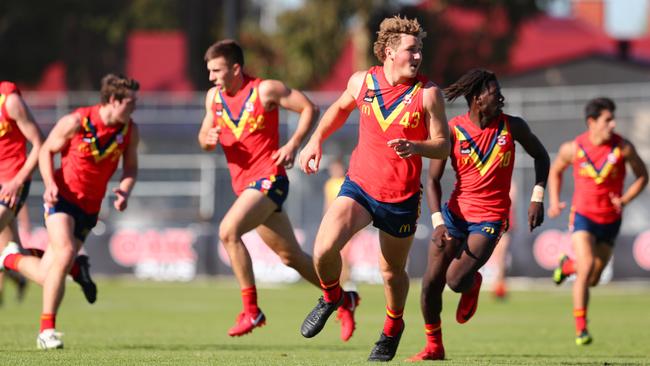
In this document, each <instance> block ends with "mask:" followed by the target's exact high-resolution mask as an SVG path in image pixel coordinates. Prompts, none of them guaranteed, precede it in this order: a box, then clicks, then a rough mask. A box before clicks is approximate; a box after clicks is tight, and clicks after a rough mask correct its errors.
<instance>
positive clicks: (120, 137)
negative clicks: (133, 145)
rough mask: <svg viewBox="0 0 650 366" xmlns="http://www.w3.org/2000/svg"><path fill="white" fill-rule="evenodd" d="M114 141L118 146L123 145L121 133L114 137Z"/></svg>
mask: <svg viewBox="0 0 650 366" xmlns="http://www.w3.org/2000/svg"><path fill="white" fill-rule="evenodd" d="M115 141H117V143H118V144H123V143H124V136H122V134H121V133H118V134H117V135H115Z"/></svg>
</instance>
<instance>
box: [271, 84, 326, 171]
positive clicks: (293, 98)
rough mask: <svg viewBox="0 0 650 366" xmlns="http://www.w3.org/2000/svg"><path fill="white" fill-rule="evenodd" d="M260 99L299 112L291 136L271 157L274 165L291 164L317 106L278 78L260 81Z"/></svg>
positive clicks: (312, 119) (313, 117)
mask: <svg viewBox="0 0 650 366" xmlns="http://www.w3.org/2000/svg"><path fill="white" fill-rule="evenodd" d="M259 90H260V100H261V101H262V103H263V104H264V105H265V106H266V105H267V104H276V105H279V106H280V107H282V108H284V109H287V110H289V111H292V112H296V113H298V114H300V117H298V127H297V128H296V131H295V132H294V133H293V136H291V138H290V139H289V141H287V143H286V144H285V145H284V146H282V147H281V148H280V149H278V151H276V152H275V153H274V154H273V156H272V158H273V159H274V160H275V164H276V165H281V164H282V165H285V166H286V167H288V168H290V167H292V166H293V161H294V158H295V152H296V150H297V149H298V147H300V145H301V144H302V142H303V140H304V139H305V137H306V136H307V133H309V130H311V128H312V125H313V124H314V121H315V118H316V115H317V114H318V108H316V106H315V105H314V104H313V103H312V102H311V101H310V100H309V98H307V96H306V95H305V94H303V93H302V92H301V91H299V90H295V89H291V88H289V87H287V86H286V85H285V84H284V83H282V82H281V81H278V80H264V81H263V82H261V83H260V86H259Z"/></svg>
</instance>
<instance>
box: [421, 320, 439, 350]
mask: <svg viewBox="0 0 650 366" xmlns="http://www.w3.org/2000/svg"><path fill="white" fill-rule="evenodd" d="M424 333H425V334H426V336H427V347H426V348H429V349H430V348H434V347H439V346H441V345H442V325H441V322H437V323H433V324H425V325H424Z"/></svg>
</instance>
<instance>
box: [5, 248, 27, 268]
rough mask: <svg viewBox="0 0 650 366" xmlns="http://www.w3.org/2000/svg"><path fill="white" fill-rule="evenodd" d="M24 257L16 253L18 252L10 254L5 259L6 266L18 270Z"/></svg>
mask: <svg viewBox="0 0 650 366" xmlns="http://www.w3.org/2000/svg"><path fill="white" fill-rule="evenodd" d="M21 259H23V255H22V254H19V253H16V254H9V255H8V256H6V257H5V261H4V266H5V268H7V269H11V270H14V271H16V272H18V262H20V260H21Z"/></svg>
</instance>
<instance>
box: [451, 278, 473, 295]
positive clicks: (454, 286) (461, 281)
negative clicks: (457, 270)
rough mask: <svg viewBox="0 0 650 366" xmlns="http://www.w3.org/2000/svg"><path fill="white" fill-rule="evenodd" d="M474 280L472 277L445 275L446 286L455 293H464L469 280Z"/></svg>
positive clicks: (469, 283)
mask: <svg viewBox="0 0 650 366" xmlns="http://www.w3.org/2000/svg"><path fill="white" fill-rule="evenodd" d="M473 278H474V275H473V274H472V276H458V275H453V274H452V275H447V286H449V288H450V289H451V290H452V291H453V292H456V293H461V292H464V291H466V290H467V289H468V288H469V286H470V285H471V282H470V280H471V279H473Z"/></svg>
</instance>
